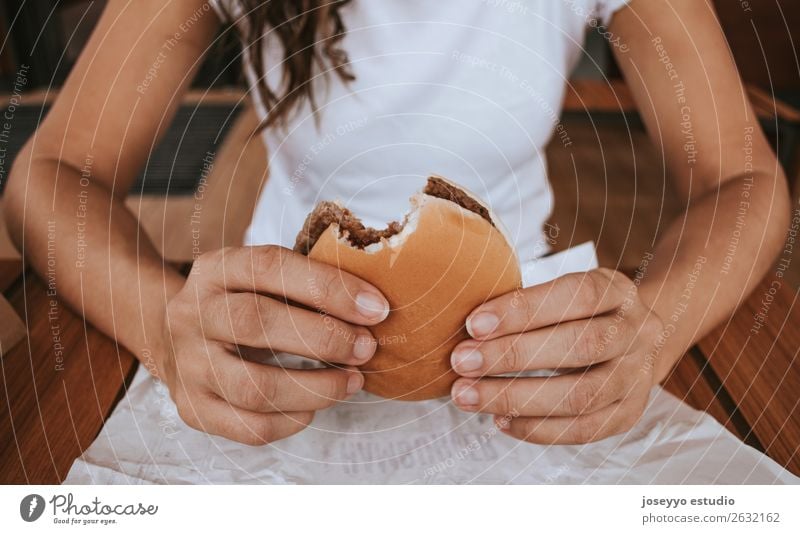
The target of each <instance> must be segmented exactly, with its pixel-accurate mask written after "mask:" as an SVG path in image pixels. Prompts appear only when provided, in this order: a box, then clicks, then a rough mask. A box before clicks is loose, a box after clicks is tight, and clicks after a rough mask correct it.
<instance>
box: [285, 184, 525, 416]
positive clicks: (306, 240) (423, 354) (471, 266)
mask: <svg viewBox="0 0 800 534" xmlns="http://www.w3.org/2000/svg"><path fill="white" fill-rule="evenodd" d="M411 206H412V209H411V211H409V212H408V214H407V215H406V216H405V217H404V219H403V221H402V222H390V223H389V224H388V225H387V227H386V228H385V229H383V230H377V229H374V228H368V227H365V226H364V224H363V223H362V222H361V221H360V220H359V219H358V218H357V217H356V216H355V215H354V214H353V213H352V212H350V211H349V210H348V209H347V208H345V207H343V206H342V205H340V204H339V203H337V202H330V201H322V202H320V203H319V204H317V206H316V207H315V208H314V210H313V211H312V212H311V213H310V214H309V215H308V217H307V218H306V221H305V223H304V224H303V228H302V230H301V231H300V233H299V234H298V236H297V240H296V241H295V246H294V250H295V251H297V252H300V253H302V254H305V255H307V256H308V257H309V258H312V259H314V260H317V261H321V262H324V263H327V264H329V265H334V266H336V267H338V268H339V269H341V270H343V271H347V272H349V273H351V274H354V275H355V276H358V277H359V278H362V279H363V280H366V281H367V282H369V283H371V284H373V285H374V286H375V287H377V288H378V289H379V290H380V291H381V292H382V293H383V295H384V296H385V297H386V298H387V300H388V301H389V305H390V306H391V311H390V313H389V316H388V317H387V318H386V319H385V320H384V321H383V322H381V323H379V324H377V325H375V326H372V327H370V331H371V332H372V334H373V336H375V338H376V339H377V340H378V347H377V350H376V352H375V355H374V356H373V358H372V359H371V360H370V361H369V362H367V363H366V364H364V365H362V366H361V367H360V369H361V371H362V372H363V373H364V379H365V380H364V389H365V390H367V391H369V392H370V393H374V394H376V395H380V396H381V397H385V398H390V399H400V400H424V399H432V398H437V397H443V396H446V395H449V394H450V388H451V386H452V385H453V382H454V381H455V380H456V379H457V378H458V375H456V373H455V372H454V371H453V370H452V368H451V367H450V353H451V352H452V350H453V348H454V347H455V346H456V344H458V343H459V342H461V341H463V340H464V339H466V338H467V337H468V334H467V331H466V328H465V326H464V323H465V321H466V318H467V316H468V315H469V313H470V312H471V311H472V310H473V309H475V308H476V307H477V306H479V305H480V304H482V303H483V302H485V301H487V300H490V299H492V298H494V297H497V296H499V295H502V294H504V293H507V292H509V291H513V290H515V289H517V288H519V287H521V283H522V281H521V274H520V268H519V261H518V259H517V256H516V254H515V252H514V249H513V247H512V246H511V243H510V239H509V238H508V237H507V236H506V235H505V232H504V231H503V230H502V229H501V227H500V226H501V225H499V222H498V221H496V220H495V219H494V217H493V216H492V213H491V210H490V209H489V208H488V207H487V206H486V204H485V203H484V202H482V201H481V200H480V199H478V197H476V196H475V195H473V194H471V193H469V192H468V191H465V190H464V189H463V188H460V187H459V186H457V185H456V184H454V183H452V182H450V181H448V180H446V179H444V178H442V177H440V176H431V177H430V178H428V183H427V185H426V186H425V188H424V189H423V190H422V191H421V192H419V193H416V194H415V195H414V196H412V197H411Z"/></svg>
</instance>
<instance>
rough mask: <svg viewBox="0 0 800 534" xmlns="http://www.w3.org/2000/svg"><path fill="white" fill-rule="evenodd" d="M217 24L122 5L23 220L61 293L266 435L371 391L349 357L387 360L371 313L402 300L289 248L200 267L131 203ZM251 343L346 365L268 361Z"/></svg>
mask: <svg viewBox="0 0 800 534" xmlns="http://www.w3.org/2000/svg"><path fill="white" fill-rule="evenodd" d="M216 28H217V19H216V16H215V15H214V13H213V12H212V11H211V10H210V9H209V6H208V4H207V3H206V2H205V1H204V0H180V1H176V2H161V1H158V0H135V1H126V0H112V1H111V2H109V4H108V7H107V8H106V10H105V12H104V14H103V16H102V18H101V20H100V23H99V24H98V26H97V28H96V30H95V32H94V34H93V35H92V38H91V40H90V42H89V44H88V46H87V47H86V49H85V50H84V52H83V53H82V55H81V57H80V59H79V61H78V63H77V65H76V66H75V68H74V69H73V71H72V72H71V74H70V76H69V79H68V80H67V82H66V84H65V86H64V88H63V90H62V91H61V94H60V95H59V98H58V100H57V102H56V103H55V105H54V106H53V108H52V110H51V111H50V114H49V115H48V116H47V120H46V121H45V122H44V123H43V124H42V125H41V127H40V128H39V130H38V131H37V133H36V135H35V136H34V137H33V139H32V140H31V141H30V142H29V143H28V144H27V145H26V147H25V149H24V150H23V152H22V153H21V154H20V156H19V157H18V159H17V161H16V162H15V164H14V168H13V171H12V175H11V179H10V181H9V186H8V190H7V198H6V200H7V202H6V206H7V209H8V212H7V218H8V222H9V227H10V229H11V232H12V235H13V238H14V240H15V242H16V243H17V245H18V246H19V247H20V249H21V250H22V251H23V252H24V254H25V255H26V257H27V258H28V259H29V261H30V262H31V263H32V264H33V266H34V267H35V268H36V269H37V270H38V271H39V272H40V273H46V274H47V276H48V278H50V277H51V276H52V277H53V278H54V279H55V283H56V291H57V293H58V295H59V297H60V298H61V299H62V300H63V301H65V302H67V303H68V304H70V305H71V306H73V307H74V308H76V309H77V310H79V311H80V312H81V313H82V314H83V315H84V316H85V317H86V318H87V319H88V320H89V321H91V322H92V323H93V324H94V325H96V326H97V327H98V328H100V329H101V330H102V331H103V332H105V333H106V334H108V335H109V336H112V337H114V338H115V339H117V340H118V341H119V342H120V343H121V344H122V345H124V346H125V347H126V348H128V349H129V350H130V351H131V352H133V354H134V355H135V356H136V357H137V358H139V359H140V360H141V361H142V362H143V363H144V364H145V365H146V366H147V368H148V370H149V371H150V372H151V373H153V374H154V375H155V376H156V377H157V378H159V379H161V380H162V381H163V382H164V383H165V384H166V385H167V387H168V388H169V391H170V394H171V396H172V398H173V400H174V401H175V403H176V405H177V409H178V413H179V415H180V416H181V418H183V420H184V421H185V422H186V423H187V424H189V425H190V426H192V427H194V428H196V429H199V430H203V431H206V432H208V433H213V434H217V435H222V436H225V437H228V438H230V439H234V440H238V441H242V442H245V443H249V444H253V445H257V444H263V443H266V442H269V441H273V440H277V439H281V438H283V437H286V436H288V435H291V434H294V433H296V432H298V431H300V430H302V429H303V428H305V426H306V425H308V424H309V423H310V422H311V420H312V418H313V416H314V412H315V411H316V410H319V409H322V408H325V407H328V406H330V405H332V404H334V403H336V402H337V401H339V400H341V399H343V398H345V397H347V396H349V395H351V394H353V393H355V392H356V391H358V390H359V389H360V388H361V386H362V384H363V376H362V375H361V373H359V372H358V371H357V370H354V369H352V367H348V368H342V366H352V365H355V364H360V363H363V362H365V361H367V360H368V359H369V358H371V357H372V355H373V354H374V352H375V348H376V343H375V340H374V338H373V337H372V335H371V334H370V332H369V330H368V329H367V328H365V327H364V325H371V324H375V323H377V322H380V321H381V320H383V319H384V318H385V317H386V314H387V313H388V303H387V302H386V300H385V299H384V297H383V296H382V295H381V294H380V292H379V291H378V290H377V289H376V288H374V287H373V286H371V285H369V284H367V283H366V282H363V281H362V280H359V279H357V278H356V277H354V276H351V275H349V274H347V273H342V272H340V271H339V270H338V269H335V268H333V267H330V266H327V265H322V264H318V263H316V262H313V261H311V260H308V259H307V258H305V257H302V256H300V255H295V254H293V253H292V252H291V251H289V250H286V249H282V248H280V247H277V246H264V247H235V248H230V249H223V250H218V251H211V252H209V253H206V254H204V255H203V256H201V257H200V258H199V259H198V260H197V261H195V263H194V265H193V268H192V272H191V274H190V275H189V277H188V278H187V279H184V278H183V277H182V276H181V275H180V274H179V273H178V272H176V271H175V270H173V269H171V268H170V267H169V266H166V265H164V262H163V260H162V258H161V257H159V255H158V254H157V252H156V250H155V249H154V248H153V246H152V245H151V243H150V242H149V241H148V240H147V238H146V236H145V235H144V233H143V231H142V229H141V228H140V227H139V225H138V223H137V221H136V220H135V219H134V217H133V216H132V215H131V214H130V213H129V212H128V211H127V209H126V208H125V206H124V204H123V200H124V197H125V195H126V194H127V192H128V190H129V189H130V187H131V184H132V183H133V181H134V179H135V177H136V175H137V173H138V172H139V170H140V169H141V167H142V164H143V163H144V161H145V158H146V157H147V155H148V153H149V152H150V150H151V147H152V146H153V145H154V144H155V142H156V141H157V139H158V137H159V135H160V134H161V133H162V132H163V130H164V128H165V127H166V126H167V125H168V124H169V122H170V120H171V118H172V117H173V115H174V112H175V109H176V107H177V106H178V104H179V102H180V97H181V95H182V94H183V93H184V91H185V89H186V87H187V85H188V84H189V82H190V81H191V79H192V76H193V74H194V72H195V71H196V68H197V66H198V63H199V61H200V58H201V57H202V55H203V52H204V51H205V50H206V48H207V46H208V45H209V44H210V42H211V39H212V37H213V35H214V31H215V29H216ZM48 254H50V256H48ZM53 260H54V261H53ZM51 266H52V267H54V269H55V270H54V272H52V273H50V272H49V271H48V269H49V268H50V267H51ZM289 300H291V302H293V303H294V302H298V303H303V304H305V305H307V306H309V307H313V306H319V307H321V308H322V309H325V310H326V314H321V313H318V312H315V311H311V310H309V309H301V308H300V307H298V306H295V305H294V304H289V303H288V301H289ZM238 346H246V347H252V348H255V349H267V350H268V352H270V351H286V352H291V353H293V354H298V355H302V356H306V357H309V358H315V359H318V360H324V361H326V362H329V363H337V364H340V365H339V368H333V367H329V368H323V369H314V370H293V369H284V368H281V367H278V366H272V365H262V364H260V363H255V362H251V361H248V360H246V359H244V358H242V357H240V355H239V353H238V352H237V351H236V350H235V347H238Z"/></svg>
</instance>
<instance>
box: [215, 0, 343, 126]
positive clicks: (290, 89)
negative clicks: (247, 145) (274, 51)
mask: <svg viewBox="0 0 800 534" xmlns="http://www.w3.org/2000/svg"><path fill="white" fill-rule="evenodd" d="M348 3H350V0H238V5H239V7H241V8H242V11H241V13H242V17H243V18H244V19H245V20H244V21H243V22H244V24H243V25H242V24H235V27H236V28H237V30H238V31H239V32H240V37H241V39H242V41H243V44H244V46H245V47H246V48H247V49H248V50H249V54H250V59H251V61H252V67H253V71H254V72H255V74H256V77H257V80H258V82H257V87H256V89H257V91H258V94H259V96H260V98H261V101H262V102H263V103H264V106H265V107H266V108H267V119H266V121H264V122H263V123H262V124H261V125H260V126H259V130H261V129H263V128H266V127H269V126H272V125H273V124H278V125H282V124H286V121H287V120H288V118H289V116H290V114H291V112H292V111H294V110H296V109H297V107H298V106H299V105H300V104H301V103H302V102H303V100H306V99H308V101H309V102H310V103H311V108H312V110H313V111H314V112H316V110H317V105H316V101H315V100H314V96H315V95H314V90H313V84H312V76H313V69H314V65H317V66H318V67H320V68H321V69H322V70H323V71H324V70H325V68H326V67H325V60H327V62H328V68H330V69H332V70H335V71H336V73H337V75H338V76H339V77H340V78H341V79H343V80H345V81H351V80H354V79H355V77H354V76H353V74H352V73H351V71H350V70H349V69H348V68H347V63H348V58H347V54H346V53H345V52H344V50H342V49H341V48H339V47H338V45H339V44H340V41H341V39H342V37H344V33H345V28H344V24H343V23H342V18H341V15H340V13H339V10H340V9H342V7H344V6H345V5H346V4H348ZM220 4H221V5H222V4H225V3H224V2H221V3H220ZM223 9H224V10H228V8H227V7H225V6H224V5H223ZM226 14H227V15H228V18H229V19H230V20H235V19H234V17H233V15H232V13H230V11H229V10H228V11H227V13H226ZM269 31H274V32H275V34H276V35H277V37H278V38H279V39H280V42H281V44H282V45H283V73H282V84H281V89H273V88H270V87H269V86H268V85H267V83H266V77H265V74H266V72H265V69H264V53H263V43H262V39H263V38H264V36H265V35H266V34H267V32H269Z"/></svg>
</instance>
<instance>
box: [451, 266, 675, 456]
mask: <svg viewBox="0 0 800 534" xmlns="http://www.w3.org/2000/svg"><path fill="white" fill-rule="evenodd" d="M637 289H638V287H637V285H636V284H634V283H633V282H632V281H631V280H630V279H629V278H627V277H626V276H625V275H624V274H622V273H620V272H618V271H613V270H610V269H595V270H593V271H589V272H586V273H576V274H568V275H565V276H562V277H560V278H557V279H555V280H553V281H551V282H548V283H545V284H541V285H538V286H534V287H530V288H526V289H522V290H519V291H515V292H512V293H507V294H505V295H502V296H500V297H498V298H496V299H494V300H491V301H489V302H487V303H485V304H483V305H481V306H479V307H478V308H476V309H475V310H474V311H473V312H472V313H471V314H470V316H469V317H468V318H467V331H468V332H469V334H470V336H471V337H472V339H469V340H467V341H463V342H461V343H460V344H459V345H457V346H456V348H455V350H454V351H453V354H452V360H451V361H452V365H453V369H455V371H456V372H457V373H458V374H460V375H461V376H462V378H459V379H458V380H457V381H456V382H455V384H454V385H453V390H452V397H453V400H454V402H455V403H456V405H457V406H458V407H459V408H461V409H462V410H467V411H473V412H486V413H491V414H495V420H496V423H497V424H498V426H499V427H500V428H501V429H503V431H504V432H506V433H507V434H509V435H511V436H513V437H516V438H518V439H522V440H526V441H530V442H533V443H541V444H576V443H587V442H590V441H597V440H600V439H603V438H606V437H608V436H612V435H615V434H619V433H622V432H625V431H626V430H628V429H630V428H631V427H632V426H633V425H634V424H635V423H636V421H637V420H638V419H639V417H640V416H641V414H642V412H643V411H644V408H645V406H646V405H647V401H648V398H649V394H650V389H651V387H652V386H653V384H654V381H655V380H654V369H653V368H654V362H655V360H656V359H657V357H658V352H657V339H659V337H660V336H662V333H663V331H664V325H663V323H662V321H661V319H660V318H659V317H658V316H657V315H656V314H655V312H653V311H652V310H651V309H650V308H649V307H648V306H647V305H645V304H644V303H643V302H642V300H641V299H640V298H639V295H638V294H637ZM537 369H559V370H561V371H565V372H564V374H560V375H558V376H553V377H541V378H533V377H524V378H522V377H520V378H508V377H505V378H503V377H497V376H496V375H502V374H505V373H514V372H520V371H531V370H537Z"/></svg>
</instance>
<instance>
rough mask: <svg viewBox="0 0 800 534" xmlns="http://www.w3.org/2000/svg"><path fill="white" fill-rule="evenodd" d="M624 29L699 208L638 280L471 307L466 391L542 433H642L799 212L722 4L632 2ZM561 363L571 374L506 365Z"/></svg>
mask: <svg viewBox="0 0 800 534" xmlns="http://www.w3.org/2000/svg"><path fill="white" fill-rule="evenodd" d="M610 30H611V31H612V33H613V34H614V35H617V36H619V37H620V39H621V42H622V43H625V44H627V45H628V46H627V47H624V50H626V51H625V52H623V51H622V50H621V49H622V48H623V47H618V48H616V51H615V53H616V54H617V59H618V61H619V63H620V65H621V67H622V70H623V72H624V73H625V77H626V79H627V81H628V84H629V85H630V86H631V88H632V90H633V94H634V96H635V98H636V101H637V103H638V105H639V107H640V109H641V112H642V116H643V117H644V121H645V124H646V125H647V128H648V130H649V132H650V134H651V136H652V138H653V140H654V142H655V144H656V146H658V147H660V148H661V150H662V151H663V155H664V159H665V161H666V162H667V165H668V167H669V172H670V175H671V177H672V178H673V181H674V184H675V188H676V189H677V192H678V194H679V195H680V197H681V198H682V200H683V203H684V206H685V209H684V210H683V212H682V213H681V214H680V215H679V216H678V217H677V218H676V219H675V220H674V221H672V223H671V224H670V225H669V227H668V229H667V230H666V231H665V232H664V233H663V235H662V236H661V238H660V239H659V240H658V243H657V244H656V246H655V248H654V250H653V251H652V252H648V254H647V256H646V257H645V258H643V260H646V262H645V261H643V262H642V266H641V269H640V275H637V277H636V279H635V280H630V279H628V278H627V277H625V276H624V275H623V274H622V273H619V272H616V271H613V270H610V269H596V270H593V271H590V272H587V273H577V274H569V275H566V276H563V277H561V278H558V279H556V280H553V281H552V282H549V283H546V284H542V285H540V286H535V287H532V288H526V289H523V290H522V291H520V294H519V295H504V296H502V297H500V298H498V299H495V300H493V301H491V302H489V303H486V304H484V305H482V306H480V307H479V308H478V309H476V310H475V311H474V312H473V313H472V314H471V316H470V317H469V318H468V319H467V328H468V330H469V332H470V333H471V335H472V336H473V339H472V340H469V341H465V342H463V343H461V344H459V346H458V347H456V350H455V351H454V352H453V356H452V363H453V367H454V369H455V370H456V371H457V372H458V373H459V374H461V375H462V376H463V378H461V379H459V380H458V381H456V383H455V384H454V386H453V392H452V395H453V399H454V401H455V403H456V404H457V405H458V406H460V407H461V408H462V409H464V410H468V411H481V412H487V413H492V414H495V415H496V417H497V423H498V425H501V426H503V427H504V431H505V432H507V433H508V434H510V435H512V436H514V437H517V438H519V439H524V440H527V441H532V442H536V443H585V442H588V441H595V440H599V439H602V438H605V437H608V436H611V435H614V434H619V433H621V432H625V431H627V430H629V429H630V428H631V427H632V426H633V425H634V424H635V423H636V421H638V419H639V417H640V416H641V414H642V412H643V410H644V409H645V406H646V405H647V402H648V399H649V395H650V390H651V389H652V386H653V385H654V384H655V383H658V382H660V381H662V380H664V378H665V377H666V376H667V375H668V373H669V371H670V369H671V368H672V366H673V365H674V364H675V362H677V361H678V359H679V358H680V357H681V356H682V355H683V354H684V353H685V352H686V350H687V349H688V348H689V347H691V345H692V344H694V343H695V342H696V341H697V340H698V339H700V338H701V337H702V336H703V335H705V334H706V333H707V332H708V331H709V330H710V329H711V328H712V327H713V326H714V325H716V324H717V323H719V322H720V321H721V320H722V319H723V318H724V317H726V316H728V315H730V314H731V312H732V311H733V310H734V308H735V307H736V305H737V304H738V303H739V302H740V301H741V300H742V299H743V298H744V297H745V296H746V295H747V294H748V293H749V292H750V291H751V290H752V288H753V287H754V285H755V284H756V283H758V281H759V280H760V279H761V278H762V277H763V275H764V273H765V272H766V270H767V269H768V268H769V266H770V264H771V263H772V262H773V261H774V259H775V256H776V255H777V253H778V251H779V250H780V247H781V244H782V243H783V239H784V237H785V231H786V226H787V221H788V194H787V190H786V182H785V179H784V176H783V173H782V172H781V169H780V167H779V166H778V162H777V161H776V159H775V157H774V155H773V154H772V152H771V151H770V149H769V146H768V145H767V142H766V140H765V139H764V135H763V134H762V132H761V130H760V129H759V126H758V122H757V121H756V117H755V116H754V114H753V111H752V109H751V108H750V106H749V104H748V102H747V98H746V96H745V92H744V89H743V87H742V84H741V81H740V80H739V77H738V75H737V72H736V68H735V65H734V64H733V61H732V59H731V57H730V54H729V52H728V47H727V44H726V42H725V39H724V37H723V34H722V32H721V30H720V28H719V24H718V23H717V21H716V18H715V16H714V13H713V11H712V10H711V7H710V4H709V2H708V0H633V2H631V4H630V5H629V6H628V7H626V8H623V9H622V10H620V11H619V13H617V14H616V16H615V17H614V20H613V21H612V24H611V27H610ZM632 178H633V177H632ZM654 178H655V177H654ZM520 302H521V303H523V305H520ZM554 367H557V368H561V369H564V370H571V371H572V372H569V373H565V374H562V375H559V376H557V377H550V378H538V377H530V378H528V377H523V378H514V379H508V378H502V377H498V376H497V375H500V374H504V373H508V372H518V371H529V370H539V369H548V368H554Z"/></svg>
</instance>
